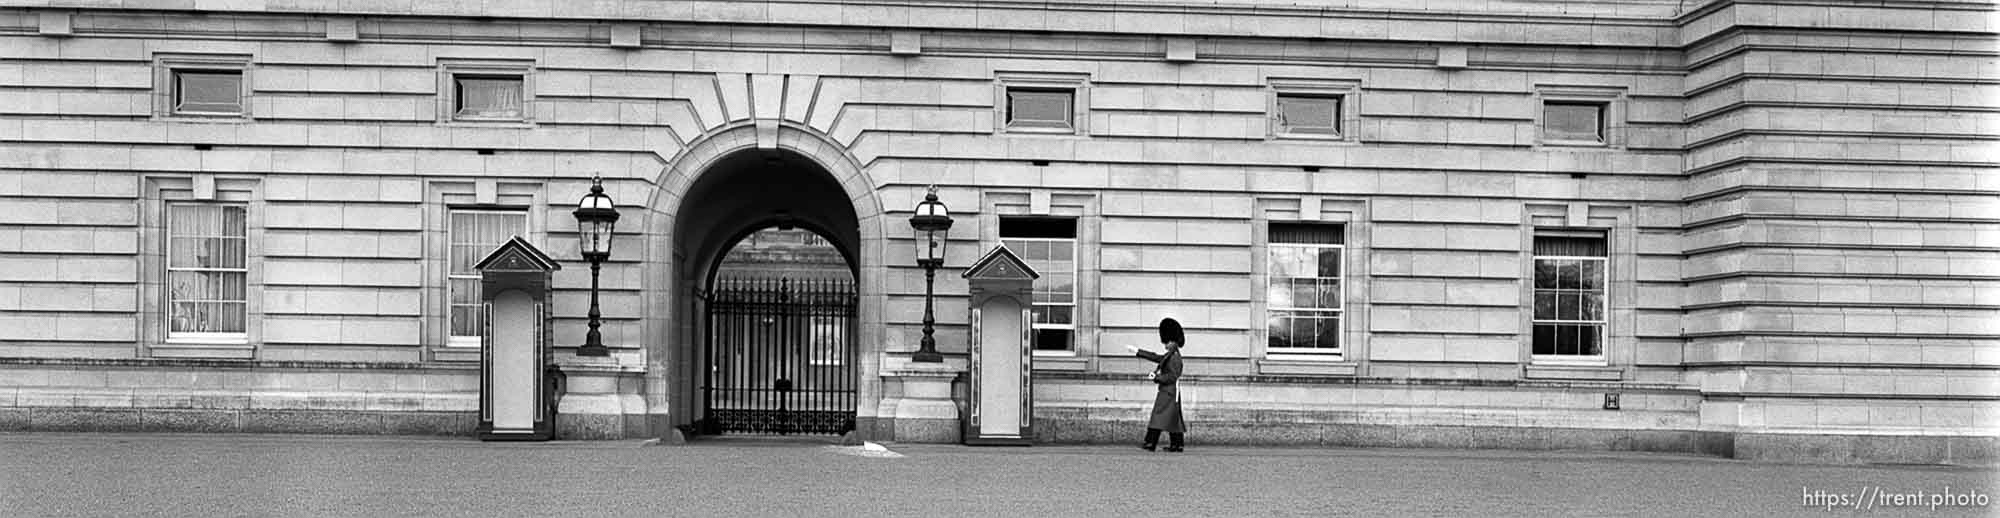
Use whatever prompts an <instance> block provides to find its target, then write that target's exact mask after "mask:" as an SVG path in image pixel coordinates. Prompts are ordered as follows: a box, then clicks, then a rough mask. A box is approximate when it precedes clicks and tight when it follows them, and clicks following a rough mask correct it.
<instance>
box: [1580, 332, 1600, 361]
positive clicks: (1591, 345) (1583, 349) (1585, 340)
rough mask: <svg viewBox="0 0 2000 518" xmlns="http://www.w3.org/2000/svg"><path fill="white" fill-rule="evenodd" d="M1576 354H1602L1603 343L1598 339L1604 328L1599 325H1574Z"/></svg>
mask: <svg viewBox="0 0 2000 518" xmlns="http://www.w3.org/2000/svg"><path fill="white" fill-rule="evenodd" d="M1576 331H1577V354H1582V355H1586V356H1598V355H1602V354H1604V344H1603V343H1601V340H1599V335H1602V334H1603V331H1604V328H1603V327H1600V326H1576Z"/></svg>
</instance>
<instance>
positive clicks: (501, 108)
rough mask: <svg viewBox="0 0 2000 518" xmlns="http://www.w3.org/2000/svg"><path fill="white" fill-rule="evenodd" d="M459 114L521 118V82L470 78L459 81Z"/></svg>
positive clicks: (517, 80)
mask: <svg viewBox="0 0 2000 518" xmlns="http://www.w3.org/2000/svg"><path fill="white" fill-rule="evenodd" d="M458 108H459V109H458V114H459V115H460V116H467V117H510V118H513V117H520V116H521V80H520V79H514V78H485V77H468V78H460V79H459V80H458Z"/></svg>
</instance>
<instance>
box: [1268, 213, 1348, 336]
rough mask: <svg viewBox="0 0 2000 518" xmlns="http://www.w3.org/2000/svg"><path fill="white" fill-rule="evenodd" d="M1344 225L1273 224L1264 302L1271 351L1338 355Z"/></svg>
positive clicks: (1343, 297)
mask: <svg viewBox="0 0 2000 518" xmlns="http://www.w3.org/2000/svg"><path fill="white" fill-rule="evenodd" d="M1344 230H1345V228H1344V227H1343V226H1342V225H1330V224H1303V223H1272V224H1271V229H1270V247H1269V248H1270V250H1269V253H1270V262H1269V272H1270V273H1269V274H1268V275H1267V280H1268V282H1267V283H1266V284H1265V290H1264V293H1265V302H1266V303H1267V305H1268V309H1269V315H1268V317H1267V318H1266V320H1265V327H1266V330H1267V331H1268V332H1269V338H1268V341H1267V342H1266V347H1267V348H1268V352H1272V353H1281V354H1328V355H1339V354H1340V329H1341V328H1340V320H1341V313H1342V312H1341V307H1342V304H1341V301H1343V300H1346V297H1345V296H1344V294H1343V290H1342V286H1343V284H1342V283H1341V270H1340V263H1341V253H1342V252H1343V251H1344V250H1345V249H1346V245H1345V243H1346V239H1345V232H1344Z"/></svg>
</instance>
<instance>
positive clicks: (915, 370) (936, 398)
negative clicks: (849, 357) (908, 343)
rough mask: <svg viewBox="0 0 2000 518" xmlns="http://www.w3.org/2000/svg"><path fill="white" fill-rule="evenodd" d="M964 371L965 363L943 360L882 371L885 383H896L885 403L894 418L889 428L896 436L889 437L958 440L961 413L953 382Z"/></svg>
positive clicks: (960, 430)
mask: <svg viewBox="0 0 2000 518" xmlns="http://www.w3.org/2000/svg"><path fill="white" fill-rule="evenodd" d="M964 374H965V369H964V368H963V367H958V366H953V365H950V364H943V363H908V364H905V365H903V366H901V367H899V368H896V369H893V370H889V371H888V372H885V373H883V374H882V382H883V384H884V385H887V386H889V387H895V388H894V389H892V391H891V392H890V395H889V396H888V397H887V398H886V400H885V401H884V403H885V404H884V405H883V406H884V407H885V408H883V410H885V412H884V413H885V414H887V415H890V416H892V417H891V419H892V420H893V422H892V424H890V430H891V433H892V434H894V436H893V437H890V438H888V439H889V440H893V441H897V442H920V443H956V442H959V438H960V433H961V432H962V427H961V425H960V423H961V416H960V412H959V405H958V402H957V401H956V400H954V399H953V397H952V382H954V381H956V380H957V379H958V377H959V376H962V375H964ZM892 409H893V410H892Z"/></svg>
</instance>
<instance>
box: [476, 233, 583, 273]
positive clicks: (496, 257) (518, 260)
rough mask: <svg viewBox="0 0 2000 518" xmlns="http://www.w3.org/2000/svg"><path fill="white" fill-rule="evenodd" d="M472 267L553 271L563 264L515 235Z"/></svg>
mask: <svg viewBox="0 0 2000 518" xmlns="http://www.w3.org/2000/svg"><path fill="white" fill-rule="evenodd" d="M472 268H473V269H476V270H479V271H483V272H553V271H556V270H561V269H562V265H561V264H559V263H557V262H556V260H555V259H554V258H551V257H549V254H545V253H542V250H541V249H539V248H535V245H531V244H528V241H527V240H525V239H521V236H514V238H513V239H509V240H507V242H506V243H501V244H500V247H499V248H495V249H493V253H490V254H486V258H485V259H480V260H479V264H477V265H474V266H473V267H472Z"/></svg>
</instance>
